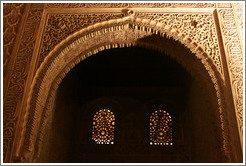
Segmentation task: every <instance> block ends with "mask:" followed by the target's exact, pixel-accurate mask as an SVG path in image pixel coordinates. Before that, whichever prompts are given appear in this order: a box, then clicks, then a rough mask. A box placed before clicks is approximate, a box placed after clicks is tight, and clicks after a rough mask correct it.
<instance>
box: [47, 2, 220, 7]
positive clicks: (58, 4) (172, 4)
mask: <svg viewBox="0 0 246 166" xmlns="http://www.w3.org/2000/svg"><path fill="white" fill-rule="evenodd" d="M45 7H46V8H134V7H142V8H215V7H216V4H215V3H47V4H46V5H45Z"/></svg>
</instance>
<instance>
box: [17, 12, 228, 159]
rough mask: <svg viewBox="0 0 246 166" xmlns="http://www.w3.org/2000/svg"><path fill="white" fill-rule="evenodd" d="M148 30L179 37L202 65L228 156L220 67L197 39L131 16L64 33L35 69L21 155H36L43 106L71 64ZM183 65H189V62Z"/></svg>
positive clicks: (45, 111)
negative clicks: (64, 35) (213, 93)
mask: <svg viewBox="0 0 246 166" xmlns="http://www.w3.org/2000/svg"><path fill="white" fill-rule="evenodd" d="M151 34H158V35H160V36H166V37H172V38H174V39H175V40H178V41H180V42H181V43H182V44H184V45H185V46H186V47H187V48H189V49H190V50H191V51H192V52H193V53H194V54H195V55H196V58H197V59H198V60H199V61H200V62H201V63H202V64H203V65H204V68H205V69H206V70H207V72H208V73H209V76H210V78H211V81H212V83H213V86H214V89H215V93H216V95H217V99H218V107H219V114H220V116H219V117H220V121H221V129H222V131H223V132H222V135H223V139H224V141H223V151H224V152H225V154H226V156H227V157H228V156H229V153H230V152H229V151H228V149H230V148H229V146H230V145H229V143H228V138H227V135H226V134H225V132H224V130H226V129H225V125H224V123H226V121H225V120H224V118H225V116H224V113H223V109H224V106H223V105H224V99H223V95H222V94H223V92H222V91H223V90H222V89H223V86H224V82H223V79H222V78H221V74H220V71H219V70H218V69H217V68H216V67H215V64H214V63H213V61H212V60H211V57H210V56H209V55H208V53H206V51H205V49H203V47H202V46H201V45H199V43H197V42H195V41H194V40H193V39H191V38H190V37H189V36H188V35H186V34H183V33H182V32H180V31H179V30H178V29H175V28H172V27H171V26H169V25H166V24H164V23H160V22H156V21H154V20H150V19H141V18H136V17H134V16H129V17H124V18H122V19H117V20H116V19H114V20H110V21H104V22H101V23H96V24H94V25H92V26H89V27H87V28H84V29H82V30H80V31H78V32H76V33H74V34H72V35H70V36H69V37H67V38H66V39H65V40H63V41H62V42H60V43H59V44H58V45H57V46H56V47H55V48H54V49H53V50H52V51H51V52H50V53H49V55H48V56H47V57H46V58H45V60H44V62H43V63H42V64H41V66H40V68H39V69H38V70H37V74H36V76H35V78H34V82H33V84H32V88H31V91H30V95H29V98H28V107H27V112H26V115H25V121H24V125H25V127H24V129H25V130H23V132H22V140H21V143H22V145H23V153H22V156H23V157H24V158H25V159H26V160H30V159H31V160H32V158H33V155H34V158H35V157H37V156H38V155H39V154H38V153H39V151H40V146H41V142H42V137H43V135H44V132H43V131H44V129H45V124H46V120H47V117H49V115H50V113H51V111H52V110H51V109H47V108H52V106H51V105H52V102H51V101H52V99H53V98H54V96H55V92H56V90H57V88H58V85H59V84H60V82H61V81H62V79H63V78H64V77H65V75H66V73H67V72H68V71H69V70H70V69H71V68H73V67H74V66H75V64H77V63H79V62H80V61H81V60H84V59H85V58H86V57H88V56H90V55H92V54H95V53H97V52H98V51H102V50H104V49H110V48H115V47H125V46H126V47H128V46H131V45H134V44H136V41H137V40H138V39H141V38H142V37H144V36H148V35H151ZM64 46H65V47H64ZM187 67H188V68H189V66H187ZM40 92H42V93H40ZM39 127H40V128H39ZM39 129H40V130H39ZM34 149H36V150H37V151H36V150H35V152H36V153H35V154H34Z"/></svg>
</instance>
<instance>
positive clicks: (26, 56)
mask: <svg viewBox="0 0 246 166" xmlns="http://www.w3.org/2000/svg"><path fill="white" fill-rule="evenodd" d="M59 5H60V4H58V5H57V4H54V5H53V4H44V5H43V4H35V5H31V8H34V9H32V10H30V11H29V14H28V19H27V21H26V23H25V25H24V31H23V35H22V37H21V43H20V48H19V50H18V57H17V59H16V62H15V63H14V70H13V72H12V74H11V80H10V85H9V87H8V90H7V95H6V98H5V100H4V117H9V118H4V123H3V124H4V126H3V128H4V131H3V133H4V134H3V137H4V139H3V152H4V161H7V160H8V161H7V162H9V159H7V158H6V156H8V157H9V155H10V152H11V148H12V143H13V140H14V133H15V130H16V122H17V119H18V118H19V117H18V116H19V114H20V112H18V109H17V106H18V105H20V103H21V101H22V96H23V90H24V87H25V85H26V78H27V74H28V70H29V65H28V64H29V63H30V58H31V56H32V53H33V49H34V43H35V41H36V35H37V29H38V27H39V23H40V20H41V15H42V11H43V10H42V9H35V8H40V6H41V8H43V7H44V6H45V7H46V8H49V9H50V8H60V7H62V8H77V7H78V8H80V7H85V8H93V7H94V6H93V5H83V4H82V5H78V4H74V5H72V6H71V5H67V4H66V5H63V4H62V5H60V7H59ZM96 5H97V4H96ZM122 5H123V6H122ZM124 5H125V4H121V5H114V7H115V8H121V7H124ZM133 5H134V4H133ZM138 5H140V6H141V5H142V6H143V7H161V8H165V7H167V8H180V7H183V8H186V7H187V8H189V7H191V8H214V7H215V6H216V5H215V4H214V3H208V4H205V3H201V4H199V5H197V4H194V3H190V4H189V3H188V4H185V3H182V4H180V5H176V3H174V4H171V5H170V4H164V5H163V4H159V5H155V6H153V5H152V6H151V5H150V4H136V5H135V6H125V7H140V6H138ZM161 5H162V6H161ZM97 7H98V8H100V7H101V8H104V7H107V5H106V6H105V5H104V4H99V5H98V6H97ZM68 15H70V16H71V14H68ZM150 15H152V16H150ZM153 15H154V14H153V13H149V16H147V15H146V14H145V16H144V17H152V18H150V19H153V18H154V17H153ZM200 15H201V16H202V14H200ZM205 15H206V16H202V20H203V21H205V22H206V21H207V20H204V19H203V17H204V18H205V17H207V18H209V19H211V18H212V14H205ZM118 16H119V17H122V15H118ZM187 16H188V17H189V19H190V18H192V20H193V17H192V16H191V14H187ZM95 17H96V16H95ZM138 17H141V14H139V16H138ZM142 17H143V15H142ZM163 17H164V16H163ZM172 17H177V16H175V15H172ZM115 18H117V17H115ZM197 18H199V16H196V17H195V19H194V21H193V22H192V20H189V19H188V23H187V22H186V23H185V22H181V26H183V28H185V26H184V25H183V24H186V26H190V28H191V29H190V30H189V32H192V33H190V34H189V35H188V36H189V38H188V36H186V38H184V41H186V42H187V43H189V42H191V41H192V42H193V41H194V44H197V45H200V44H201V43H199V40H197V38H192V37H193V35H194V34H196V33H199V28H204V27H199V22H200V20H199V19H197ZM109 19H110V18H109ZM177 19H178V18H177ZM212 19H213V18H212ZM64 20H66V19H65V18H64ZM78 20H79V19H78ZM105 20H107V19H105ZM156 21H158V20H157V19H156ZM160 21H162V22H163V19H162V20H160ZM98 22H101V21H100V19H99V20H98ZM74 23H76V22H74ZM94 23H96V22H94ZM164 23H165V22H164ZM177 23H180V22H176V25H175V23H174V22H171V26H172V27H171V28H170V29H173V28H178V27H179V26H180V25H178V24H177ZM54 24H58V22H55V23H54ZM91 24H92V23H88V25H91ZM172 24H173V25H172ZM88 25H84V26H83V25H81V27H80V28H83V27H87V26H88ZM211 26H212V27H207V28H208V29H209V31H210V32H209V34H210V35H212V36H210V37H211V39H212V38H213V40H217V37H215V36H214V35H216V34H215V33H214V23H213V24H211ZM143 27H145V28H146V26H145V25H142V28H143ZM197 27H199V28H197ZM66 28H68V27H67V26H66ZM80 28H79V26H78V29H76V30H79V29H80ZM178 30H180V29H178ZM69 31H70V33H64V35H62V37H61V38H60V39H58V40H55V41H56V42H55V43H56V44H57V43H59V42H61V40H62V39H64V38H66V37H67V36H69V35H70V34H71V33H74V32H75V30H74V31H73V30H70V29H69ZM142 31H143V33H144V30H142ZM165 32H166V31H165ZM200 32H201V31H200ZM61 34H63V33H61ZM179 34H182V33H179ZM205 34H206V32H205ZM44 35H49V34H47V33H44ZM135 35H136V34H135ZM183 35H184V36H185V34H183ZM133 36H134V35H133ZM171 36H172V35H171ZM184 36H183V37H184ZM140 37H141V35H140V36H138V38H140ZM136 38H137V37H135V38H134V39H136ZM190 39H191V40H190ZM51 40H54V38H51ZM204 43H205V44H206V42H203V44H204ZM215 43H217V41H215ZM43 44H44V43H43ZM60 44H61V43H60ZM63 44H64V43H63ZM44 45H45V44H44ZM123 45H124V43H122V44H119V43H118V44H115V45H113V44H112V45H111V47H116V46H123ZM215 45H216V44H215ZM109 47H110V45H107V44H105V45H104V46H102V47H99V48H95V49H94V48H91V53H89V54H93V52H94V53H95V52H97V51H100V50H103V49H107V48H109ZM193 47H194V46H193ZM216 47H217V46H216ZM56 48H57V47H56ZM60 48H62V47H60ZM196 48H199V46H198V47H196ZM200 48H206V47H204V46H202V45H201V47H200ZM216 49H218V48H216ZM51 50H54V45H52V46H51V47H47V50H46V53H48V52H49V51H51ZM204 50H205V49H204ZM193 51H194V50H193ZM197 51H198V50H197ZM89 52H90V51H89ZM215 52H216V51H215ZM46 53H44V54H42V55H41V54H39V56H40V57H41V56H43V58H44V57H45V56H46V55H47V54H46ZM89 54H88V55H89ZM215 54H216V56H215V57H216V58H219V54H217V53H215ZM207 55H209V54H207ZM85 57H86V56H84V58H85ZM210 57H211V56H209V58H210ZM82 59H83V58H82ZM82 59H81V60H82ZM205 59H207V58H205ZM78 61H79V60H77V62H76V63H78ZM212 61H213V62H215V65H217V66H218V64H220V63H221V62H220V63H217V64H216V61H214V60H212ZM41 62H42V58H40V62H39V64H40V63H41ZM72 66H73V65H72ZM205 66H206V65H205ZM70 67H71V66H70ZM207 68H209V65H208V66H207ZM212 68H213V70H214V69H216V67H215V66H214V67H212ZM66 70H69V69H66ZM218 71H219V70H218ZM65 73H66V72H65ZM219 73H220V74H221V72H219ZM210 74H211V73H210ZM220 74H218V73H217V75H220ZM63 75H64V76H65V74H63ZM214 75H215V74H211V77H212V80H213V82H216V79H214ZM219 77H220V76H219ZM59 78H62V76H60V77H59ZM217 78H218V76H217ZM58 80H59V81H61V79H58ZM59 81H55V84H57V83H59ZM214 85H215V88H216V90H217V96H221V94H220V93H223V92H221V91H220V90H221V88H219V86H216V85H217V83H215V84H214ZM53 86H54V87H55V85H53ZM37 95H38V94H37ZM219 98H221V97H219ZM222 98H223V97H222ZM222 98H221V99H222ZM49 99H52V97H51V98H49ZM222 100H223V99H222ZM49 103H52V102H51V101H49ZM218 103H219V105H221V108H220V112H221V111H222V109H223V108H222V107H223V101H220V100H219V101H218ZM46 107H47V108H46V109H51V108H52V104H47V105H46ZM19 111H20V110H19ZM42 118H44V117H42ZM221 118H223V117H221ZM222 121H223V120H222ZM43 122H44V121H43ZM225 123H226V122H225ZM27 125H29V126H32V124H27ZM222 125H223V126H226V124H222ZM224 137H227V136H224ZM224 139H225V140H226V138H224ZM227 141H228V139H227ZM226 144H229V143H228V142H227V143H224V146H228V145H226Z"/></svg>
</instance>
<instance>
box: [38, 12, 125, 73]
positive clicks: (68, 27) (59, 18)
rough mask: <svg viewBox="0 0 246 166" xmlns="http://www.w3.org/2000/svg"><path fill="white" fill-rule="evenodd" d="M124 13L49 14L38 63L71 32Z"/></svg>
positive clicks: (118, 16)
mask: <svg viewBox="0 0 246 166" xmlns="http://www.w3.org/2000/svg"><path fill="white" fill-rule="evenodd" d="M123 16H124V14H123V13H118V14H116V13H111V14H49V15H48V19H47V24H46V26H45V32H44V35H43V38H42V42H41V43H42V44H41V49H40V54H39V55H40V56H39V60H38V65H37V68H38V67H39V65H40V64H41V63H42V62H43V60H44V58H45V57H46V56H47V55H48V53H49V52H50V51H51V50H52V49H53V48H54V47H55V46H56V45H57V44H58V43H59V42H61V41H62V40H63V39H65V38H66V37H67V36H69V35H70V34H72V33H74V32H76V31H78V30H80V29H82V28H85V27H87V26H88V25H92V24H95V23H97V22H102V21H106V20H110V19H116V18H121V17H123Z"/></svg>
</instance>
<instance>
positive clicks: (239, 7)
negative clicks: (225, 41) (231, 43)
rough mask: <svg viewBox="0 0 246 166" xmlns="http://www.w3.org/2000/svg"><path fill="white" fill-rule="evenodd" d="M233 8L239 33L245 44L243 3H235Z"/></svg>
mask: <svg viewBox="0 0 246 166" xmlns="http://www.w3.org/2000/svg"><path fill="white" fill-rule="evenodd" d="M233 9H234V13H235V19H236V21H237V27H238V31H239V32H238V33H239V35H240V38H241V43H242V44H243V4H242V3H233Z"/></svg>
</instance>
